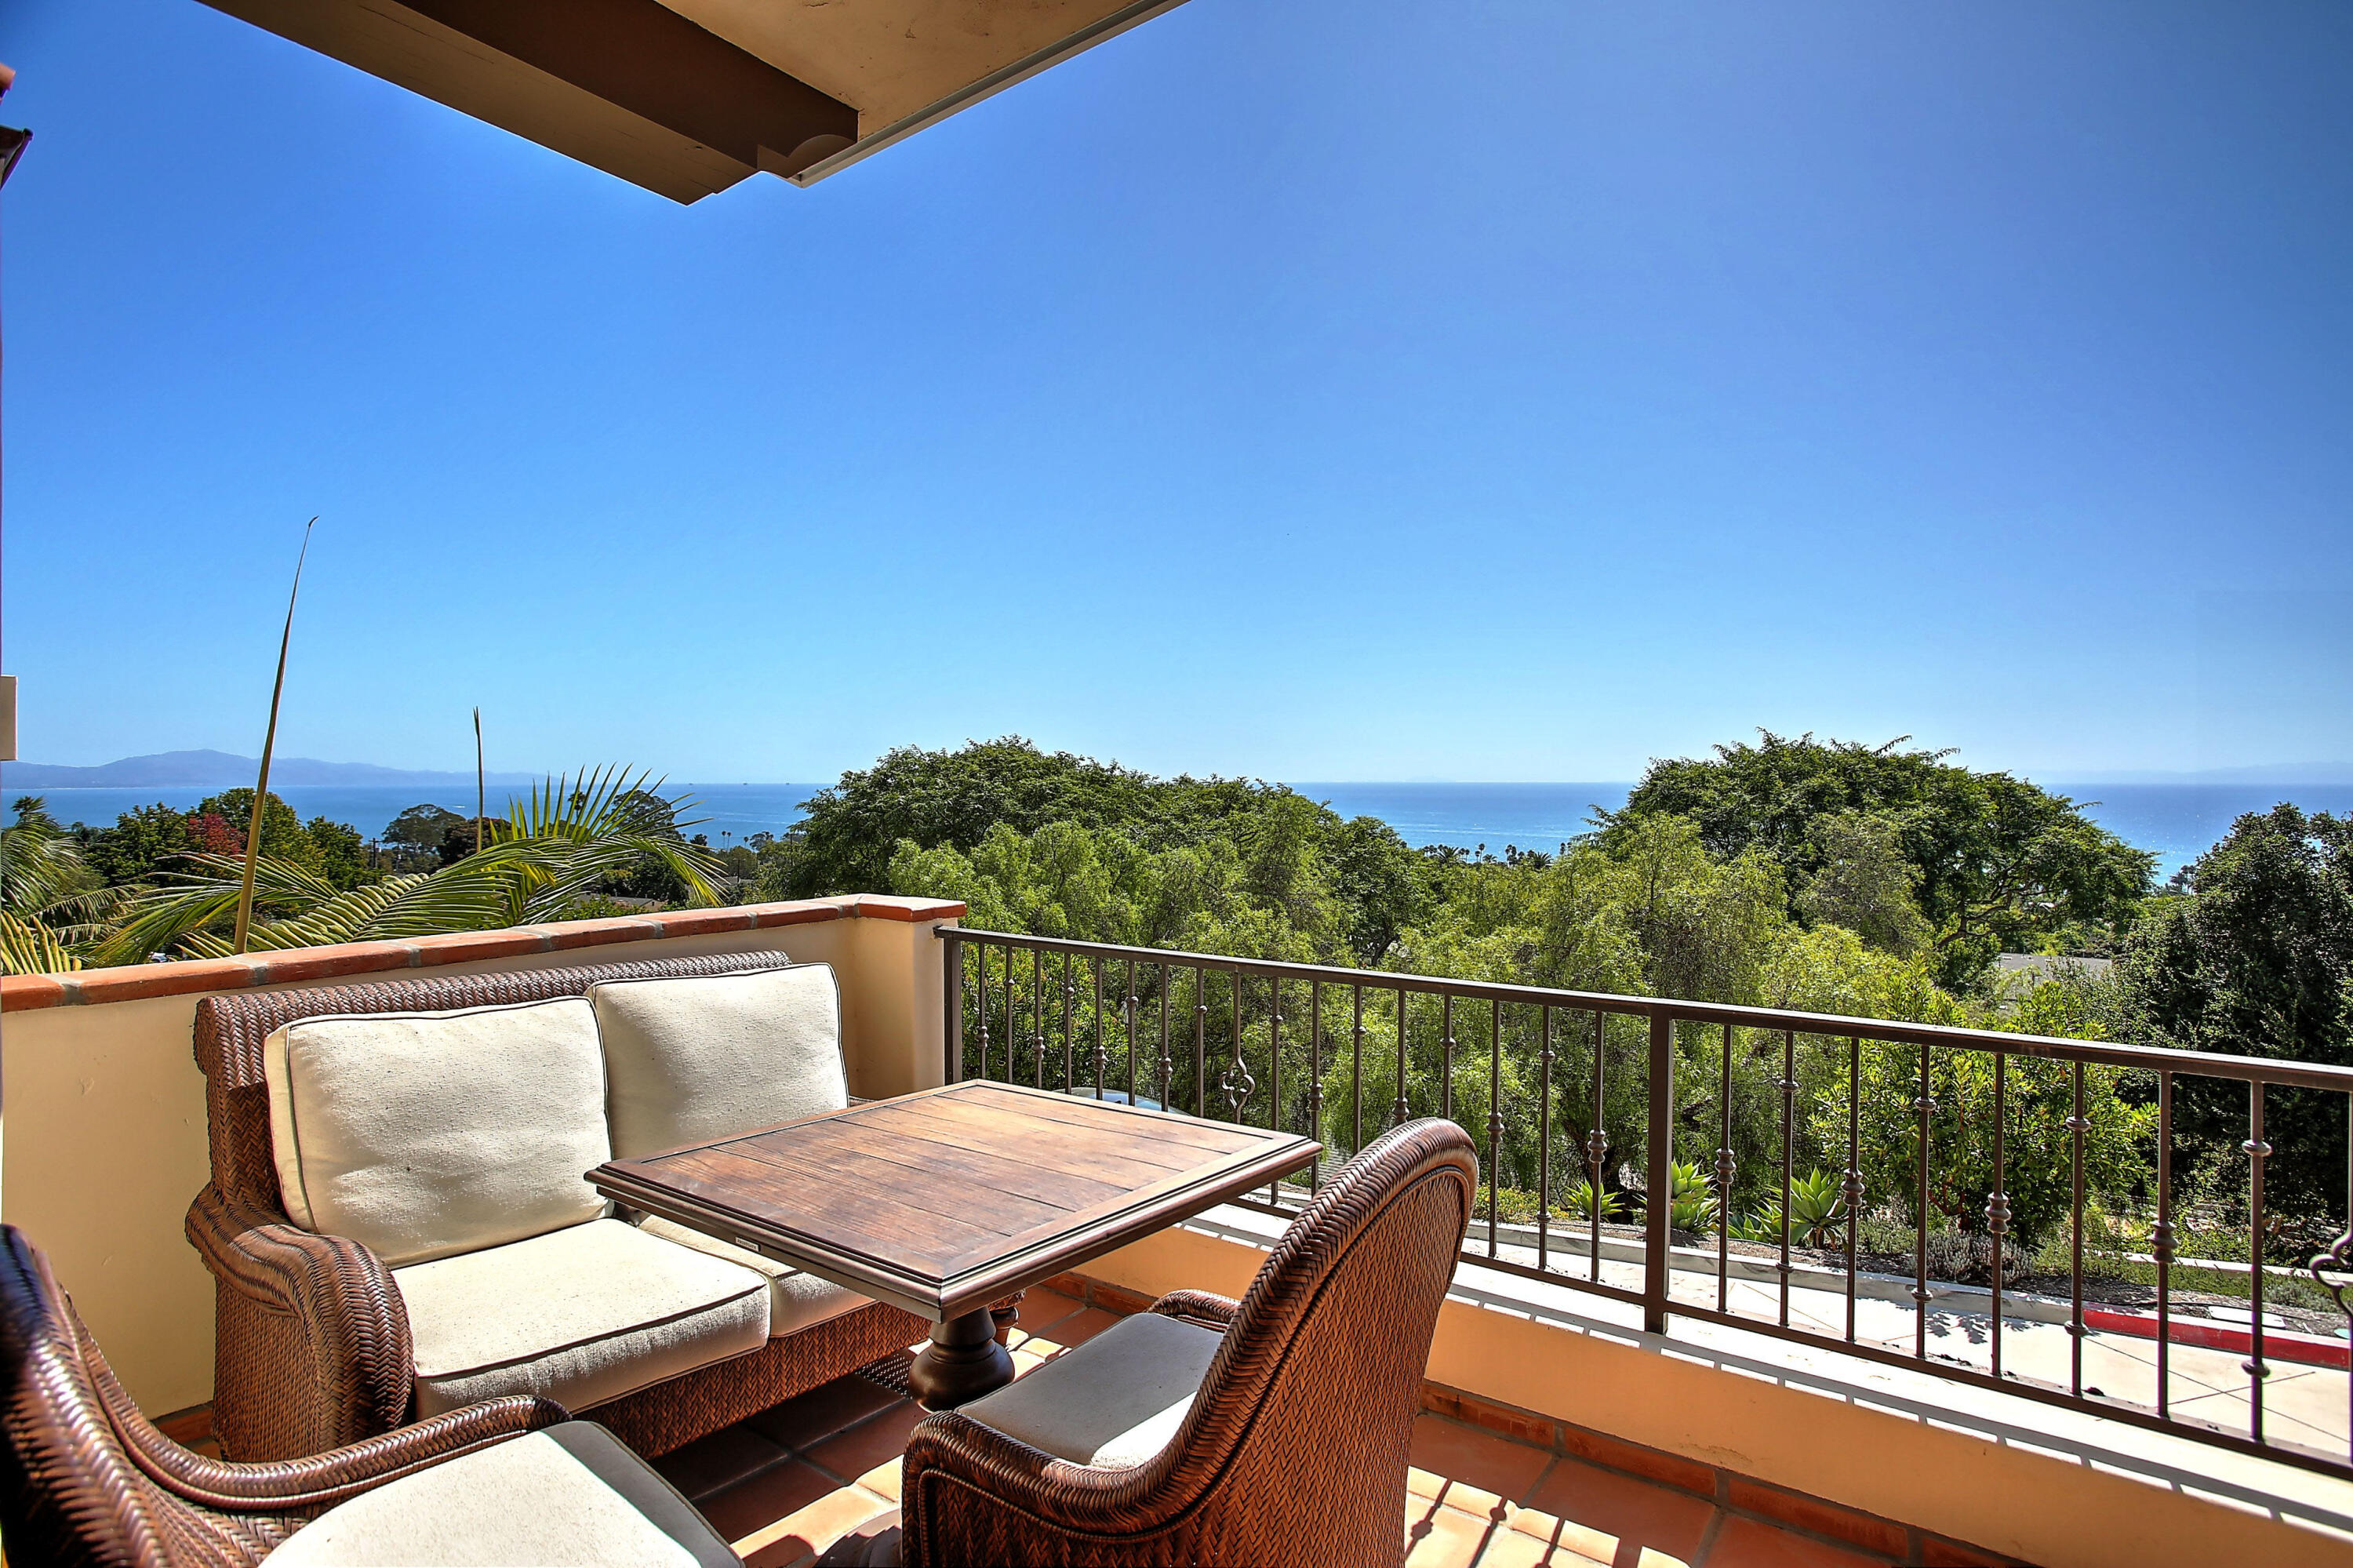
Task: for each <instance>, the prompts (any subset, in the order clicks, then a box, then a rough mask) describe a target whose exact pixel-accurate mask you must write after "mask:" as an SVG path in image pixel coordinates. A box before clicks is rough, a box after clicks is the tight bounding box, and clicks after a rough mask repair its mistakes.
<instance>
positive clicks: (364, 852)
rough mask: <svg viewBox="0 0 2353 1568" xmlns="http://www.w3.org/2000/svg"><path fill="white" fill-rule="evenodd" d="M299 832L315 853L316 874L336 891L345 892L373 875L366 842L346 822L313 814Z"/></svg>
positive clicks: (367, 881) (356, 830)
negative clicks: (317, 858) (316, 857)
mask: <svg viewBox="0 0 2353 1568" xmlns="http://www.w3.org/2000/svg"><path fill="white" fill-rule="evenodd" d="M302 832H303V833H304V834H305V836H307V837H308V838H309V839H310V841H311V847H312V848H313V849H315V850H317V851H318V853H319V874H320V875H321V876H323V877H325V878H326V879H327V881H328V883H329V884H330V885H332V886H333V887H334V888H335V890H336V891H337V892H348V891H349V890H350V889H352V888H354V887H358V886H360V885H364V884H365V883H370V882H374V881H375V879H376V872H375V868H374V867H373V866H371V865H370V864H369V863H368V849H367V843H366V842H365V841H364V840H363V839H362V838H361V837H360V831H359V830H358V829H357V828H355V827H353V826H352V825H351V824H350V823H349V822H338V821H333V820H332V819H331V818H327V817H313V818H311V820H310V821H309V822H307V823H305V824H304V825H303V828H302Z"/></svg>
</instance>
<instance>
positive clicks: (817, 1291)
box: [637, 1214, 874, 1340]
mask: <svg viewBox="0 0 2353 1568" xmlns="http://www.w3.org/2000/svg"><path fill="white" fill-rule="evenodd" d="M637 1226H638V1229H639V1230H641V1231H644V1232H645V1233H646V1234H649V1235H657V1236H659V1237H661V1238H662V1240H664V1241H670V1242H676V1243H677V1244H678V1245H681V1246H691V1247H692V1248H693V1249H694V1250H695V1251H697V1252H700V1253H708V1254H709V1255H712V1257H723V1258H725V1259H726V1260H727V1261H728V1262H729V1263H732V1264H735V1265H737V1266H741V1267H744V1268H748V1269H750V1270H752V1271H753V1272H754V1273H755V1274H757V1275H759V1276H760V1277H762V1278H764V1279H765V1280H766V1281H767V1282H768V1337H769V1338H770V1339H772V1340H774V1339H780V1338H782V1337H783V1336H785V1335H786V1334H789V1333H792V1332H794V1331H795V1330H800V1329H807V1328H810V1327H813V1326H814V1325H816V1324H818V1323H823V1322H826V1321H828V1320H829V1319H835V1318H839V1317H840V1316H841V1315H842V1314H843V1313H844V1312H855V1311H857V1310H858V1309H859V1308H860V1307H869V1306H871V1305H873V1301H874V1298H872V1297H871V1296H860V1294H859V1293H858V1292H857V1291H855V1290H851V1289H849V1287H846V1286H840V1285H836V1284H835V1283H834V1282H833V1281H832V1280H830V1279H819V1278H818V1277H817V1276H816V1275H814V1274H810V1273H807V1271H805V1270H803V1269H798V1268H795V1267H794V1266H792V1265H791V1264H789V1263H778V1262H777V1261H776V1259H775V1258H773V1257H769V1256H767V1255H765V1254H762V1253H756V1252H754V1251H753V1250H752V1249H751V1248H749V1247H741V1246H737V1245H734V1244H733V1242H723V1241H721V1240H720V1239H719V1238H718V1237H717V1236H707V1235H704V1234H702V1232H701V1231H694V1230H689V1229H687V1227H686V1226H684V1225H681V1224H672V1223H671V1222H670V1221H669V1220H665V1219H663V1218H661V1217H660V1216H659V1215H658V1214H646V1215H642V1216H640V1217H639V1218H638V1221H637Z"/></svg>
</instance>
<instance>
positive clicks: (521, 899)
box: [95, 768, 729, 964]
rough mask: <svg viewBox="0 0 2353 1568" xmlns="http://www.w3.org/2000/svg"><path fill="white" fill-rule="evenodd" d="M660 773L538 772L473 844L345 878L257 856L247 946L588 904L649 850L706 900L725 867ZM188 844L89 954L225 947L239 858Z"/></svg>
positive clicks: (526, 916) (515, 917) (518, 921)
mask: <svg viewBox="0 0 2353 1568" xmlns="http://www.w3.org/2000/svg"><path fill="white" fill-rule="evenodd" d="M660 787H661V781H660V780H659V779H657V780H652V781H650V782H649V781H648V779H647V778H646V776H645V775H644V774H643V773H639V774H638V775H637V776H636V777H635V778H632V777H631V776H630V775H629V774H628V770H626V769H624V768H595V769H584V770H583V771H582V772H581V773H580V774H579V776H578V777H577V778H576V779H575V778H574V777H573V776H571V775H562V776H559V777H557V778H554V779H547V780H545V781H543V783H541V784H539V785H537V786H535V787H534V788H533V790H532V792H531V795H530V798H529V799H528V800H515V801H513V802H512V803H511V804H510V805H509V807H508V810H507V816H506V821H504V822H503V823H497V822H494V823H492V824H491V829H490V833H489V837H488V839H487V841H486V842H484V843H483V846H482V849H481V853H479V854H472V855H469V856H467V857H466V858H465V859H463V860H461V861H459V862H457V863H455V864H452V865H447V866H443V867H441V868H439V869H438V870H436V871H430V872H419V873H415V874H406V875H396V876H387V877H385V878H384V879H383V880H382V881H379V882H374V883H370V884H368V885H365V886H364V887H355V888H352V889H350V890H348V891H338V890H337V889H336V888H334V887H333V886H332V885H330V884H328V883H327V882H325V881H323V880H322V879H321V878H320V877H319V876H317V875H316V874H312V873H311V872H309V871H307V870H305V869H303V868H302V867H301V866H297V865H292V864H289V863H286V862H284V861H278V860H270V859H266V858H261V859H257V861H256V862H255V865H254V922H253V927H252V930H251V933H250V935H249V938H248V942H247V948H248V950H249V951H259V950H263V949H268V948H310V947H321V946H324V945H327V944H329V943H335V942H363V941H370V940H379V939H385V938H402V937H422V936H431V935H435V934H437V933H439V932H444V931H484V930H493V929H496V928H498V927H505V926H528V925H533V924H536V923H537V922H540V921H543V920H561V919H565V918H568V917H570V916H572V915H573V914H574V913H575V912H579V911H580V910H581V909H582V908H583V906H585V907H586V908H588V909H593V908H595V902H594V900H595V895H596V888H597V887H598V885H600V884H602V883H604V882H605V881H606V880H607V879H608V878H610V877H614V876H618V875H621V874H626V873H628V872H629V871H630V870H632V869H633V868H635V867H637V866H638V864H640V863H643V862H646V861H648V860H650V861H652V862H654V863H657V864H659V865H660V866H661V867H662V868H663V869H664V870H665V871H667V872H668V873H669V874H670V876H671V877H673V878H674V879H675V880H676V881H678V882H679V883H681V884H682V885H684V886H685V887H686V888H687V890H688V895H689V902H690V903H691V904H693V905H696V906H709V905H715V904H717V903H719V902H721V900H722V897H723V891H724V890H725V889H726V888H727V887H728V885H729V884H728V879H727V878H726V876H725V875H724V874H723V872H722V870H721V868H720V864H719V862H718V859H717V857H716V856H714V855H712V853H711V852H710V851H709V850H707V849H704V848H702V847H701V846H699V845H695V844H691V843H688V842H685V841H684V840H683V839H682V838H681V837H680V835H679V832H678V827H679V823H678V820H677V818H678V813H679V811H680V810H682V809H684V808H685V807H687V806H688V805H690V804H691V802H689V801H686V800H667V799H665V798H663V797H662V796H661V795H660V794H659V789H660ZM685 825H687V826H692V823H691V822H689V823H687V824H685ZM185 859H186V860H188V861H189V862H191V863H194V865H195V868H196V869H195V870H194V871H191V872H187V873H184V874H177V875H175V876H174V878H173V879H172V881H171V883H170V884H169V885H164V886H160V887H157V888H154V889H153V890H150V891H148V892H147V893H145V894H144V895H142V896H140V897H139V898H137V899H135V900H134V901H133V902H132V905H131V906H130V908H129V910H128V915H129V918H128V919H127V920H126V921H125V922H124V923H123V924H122V926H121V927H120V928H119V929H117V930H115V931H113V932H112V933H111V934H110V935H109V936H108V937H107V938H105V939H104V940H103V941H102V942H100V943H98V944H96V945H95V946H96V958H97V961H99V962H101V963H117V964H120V963H137V962H140V961H141V960H142V959H146V958H148V957H150V956H151V955H153V954H156V953H168V954H171V955H173V956H175V957H185V958H217V957H222V956H225V955H227V953H228V952H229V951H230V948H231V946H232V942H233V938H232V935H231V933H232V930H233V922H234V920H235V918H236V914H237V898H238V895H239V892H240V890H241V885H242V879H243V875H244V871H245V863H244V862H243V861H242V860H241V859H238V858H237V857H233V856H227V855H216V854H191V855H187V856H185Z"/></svg>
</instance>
